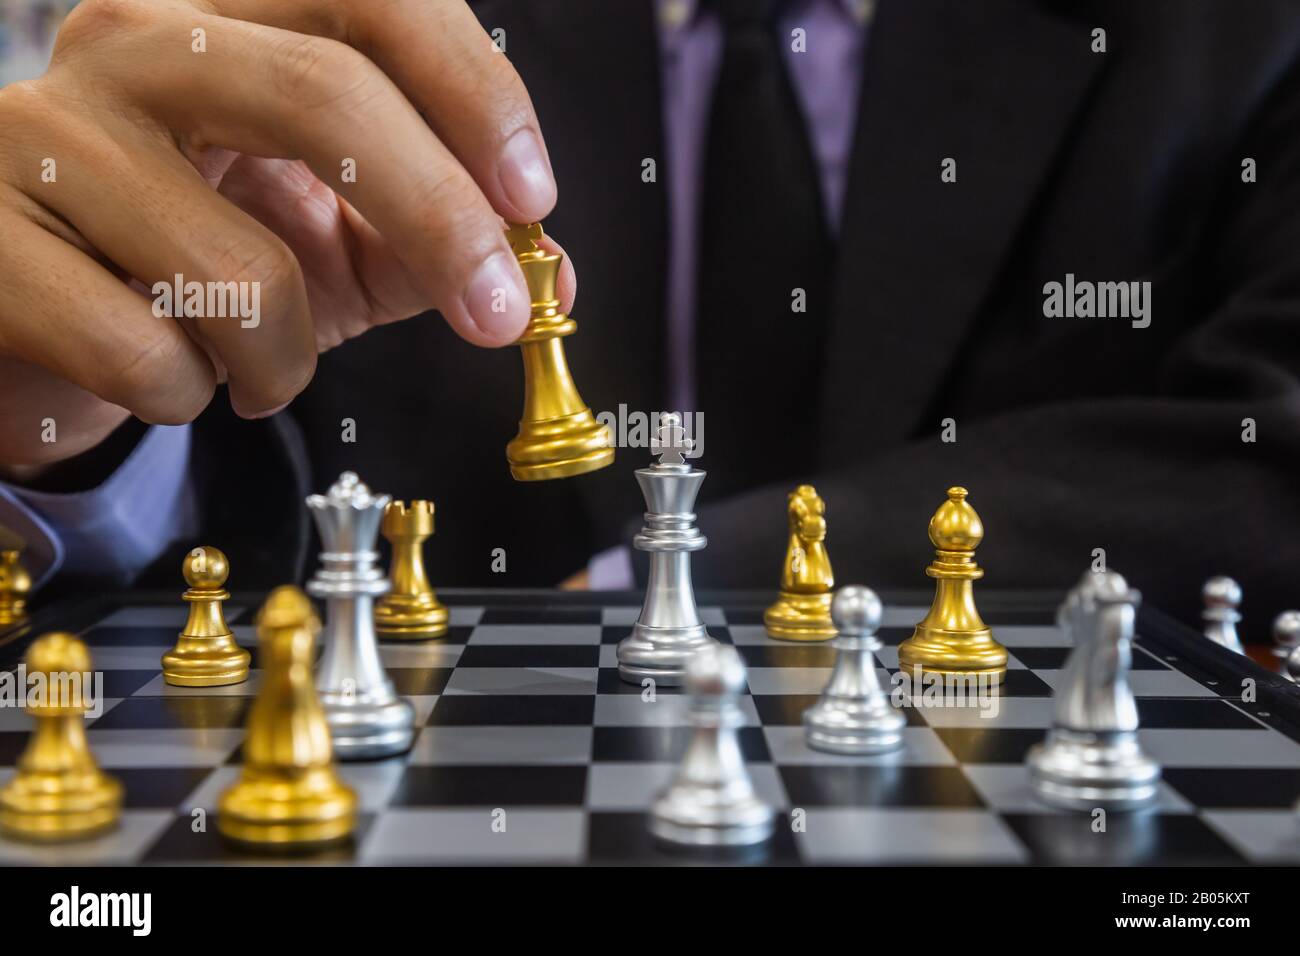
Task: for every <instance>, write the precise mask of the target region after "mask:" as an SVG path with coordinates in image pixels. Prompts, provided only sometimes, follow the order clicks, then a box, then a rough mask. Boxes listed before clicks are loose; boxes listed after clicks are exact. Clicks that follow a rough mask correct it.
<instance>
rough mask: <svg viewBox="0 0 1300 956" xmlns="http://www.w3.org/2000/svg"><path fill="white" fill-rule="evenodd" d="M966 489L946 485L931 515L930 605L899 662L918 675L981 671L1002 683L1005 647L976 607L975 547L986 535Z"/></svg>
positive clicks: (900, 650)
mask: <svg viewBox="0 0 1300 956" xmlns="http://www.w3.org/2000/svg"><path fill="white" fill-rule="evenodd" d="M966 493H967V492H966V489H965V488H949V489H948V500H947V501H945V502H944V503H943V504H942V505H940V506H939V510H938V511H936V512H935V513H934V517H933V518H931V519H930V541H931V542H932V543H933V544H934V546H935V549H936V550H935V559H934V561H933V562H932V563H931V564H930V566H929V567H928V568H926V569H925V573H926V574H928V575H929V576H930V577H932V578H934V579H935V592H934V603H933V604H932V605H930V613H928V614H927V615H926V616H925V618H924V620H922V621H921V623H920V624H918V625H916V629H915V630H914V631H913V632H912V636H911V637H909V638H908V639H907V640H905V641H904V642H903V643H902V644H901V645H900V646H899V648H898V663H899V666H900V667H901V668H902V669H903V670H905V671H911V672H912V673H913V674H914V675H916V676H919V675H920V673H921V672H925V671H930V672H935V673H940V674H954V675H969V674H978V675H983V676H985V677H986V678H987V679H989V680H993V681H1001V680H1002V678H1003V677H1004V676H1005V674H1006V670H1007V650H1006V648H1005V647H1003V646H1002V645H1001V644H999V643H998V642H997V641H995V640H994V639H993V632H992V631H990V630H989V628H988V626H987V625H986V624H985V623H984V621H983V620H981V619H980V613H979V611H977V610H976V609H975V592H974V582H975V581H977V580H979V579H980V578H982V577H984V571H983V569H982V568H980V567H979V565H977V564H976V563H975V549H976V548H977V547H979V544H980V542H981V541H982V540H983V539H984V525H983V524H981V523H980V517H979V515H978V514H976V513H975V509H974V508H972V507H971V505H970V502H968V501H967V500H966Z"/></svg>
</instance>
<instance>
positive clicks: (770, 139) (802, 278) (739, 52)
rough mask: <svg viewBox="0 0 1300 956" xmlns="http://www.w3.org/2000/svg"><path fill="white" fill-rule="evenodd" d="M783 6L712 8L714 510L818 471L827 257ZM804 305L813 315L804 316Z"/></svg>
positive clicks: (705, 275)
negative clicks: (781, 28) (728, 497)
mask: <svg viewBox="0 0 1300 956" xmlns="http://www.w3.org/2000/svg"><path fill="white" fill-rule="evenodd" d="M779 4H780V0H714V2H713V4H712V7H713V9H714V10H716V11H717V13H718V16H719V18H720V19H721V21H722V27H723V35H724V41H723V54H722V64H721V67H720V69H719V71H718V83H717V88H716V90H715V92H714V97H713V107H712V110H711V113H710V118H709V134H708V146H707V152H706V158H705V167H704V170H705V175H704V196H703V203H702V216H701V242H700V257H699V273H698V278H697V289H698V293H699V294H698V300H697V301H698V312H697V315H696V327H697V343H698V348H697V354H696V366H695V368H696V376H695V377H696V383H697V389H698V396H699V402H698V410H699V411H700V412H702V413H703V415H704V424H705V431H704V448H703V452H704V455H705V460H704V467H706V468H707V467H709V466H708V462H710V461H711V462H713V464H714V467H712V468H710V469H709V470H710V472H711V474H710V476H709V480H708V482H706V483H705V494H706V495H707V496H708V497H710V498H716V497H719V496H720V495H722V494H726V493H732V492H735V491H738V490H741V489H744V488H749V487H753V486H756V485H759V484H763V483H766V482H770V481H776V480H779V479H788V478H791V477H792V476H796V475H806V474H809V473H810V472H811V471H812V469H813V467H814V465H815V462H814V460H813V459H814V445H813V442H814V430H815V429H814V426H815V424H816V416H817V412H818V398H819V389H818V381H819V376H818V369H819V365H820V364H821V362H822V355H821V347H822V343H823V332H824V328H825V318H826V313H827V302H826V299H827V292H828V288H829V282H828V278H829V275H830V269H831V254H832V243H831V239H830V235H829V231H828V229H827V225H826V221H825V214H824V208H823V205H822V197H821V192H820V189H819V187H818V177H817V170H816V165H815V163H814V161H813V155H812V149H811V147H810V145H809V140H808V132H807V129H806V124H805V123H804V119H803V115H802V113H801V111H800V108H799V105H798V103H797V101H796V100H795V93H794V88H793V86H792V85H791V82H790V78H789V76H788V75H787V72H786V67H785V55H784V51H783V50H782V46H781V44H782V41H781V40H780V39H778V37H777V35H776V33H775V29H774V22H773V21H774V18H775V15H776V12H777V8H778V7H779ZM795 55H804V56H811V55H812V54H811V53H806V54H795ZM795 290H802V293H798V292H796V291H795ZM800 295H801V296H802V300H803V306H804V308H805V309H806V311H798V310H797V309H796V308H795V306H796V305H797V297H798V296H800Z"/></svg>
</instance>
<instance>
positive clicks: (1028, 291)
mask: <svg viewBox="0 0 1300 956" xmlns="http://www.w3.org/2000/svg"><path fill="white" fill-rule="evenodd" d="M477 9H478V10H479V12H480V14H481V17H482V20H483V22H484V24H485V25H487V26H488V27H497V26H500V27H504V28H505V30H506V34H507V38H508V54H509V56H510V58H511V60H512V62H513V63H514V64H515V65H516V67H517V68H518V70H519V72H520V73H521V75H522V76H523V79H524V81H525V83H526V84H527V86H528V89H529V91H530V92H531V94H532V97H533V100H534V102H535V104H536V107H537V110H538V113H539V114H540V117H541V122H542V128H543V130H544V132H545V135H546V138H547V144H548V146H549V149H550V152H551V157H552V161H553V164H554V168H555V171H556V174H557V176H558V179H559V185H560V201H559V206H558V208H557V209H556V211H555V213H554V215H553V216H552V217H551V218H550V219H549V220H548V221H547V223H546V226H547V230H548V232H550V233H551V234H553V235H554V236H556V237H557V238H558V239H559V240H560V241H561V242H562V243H563V244H564V245H565V247H566V248H567V250H568V251H569V253H570V254H571V255H572V257H573V259H574V261H575V264H576V266H577V269H578V273H579V294H578V300H577V305H576V307H575V309H574V313H573V314H574V317H575V318H576V319H577V320H578V332H577V334H576V335H574V336H573V337H572V338H570V339H568V340H567V350H568V356H569V360H570V364H571V366H572V368H573V372H574V376H575V379H576V381H577V383H578V386H579V389H580V391H581V392H582V395H583V397H584V398H585V399H586V400H587V402H588V404H590V405H591V406H592V407H593V408H594V409H596V410H597V411H600V410H603V409H614V408H616V407H617V406H618V404H619V403H626V404H627V405H628V406H629V407H630V408H632V409H641V410H654V409H660V408H663V407H664V404H663V402H664V394H663V384H664V380H663V375H662V374H661V373H662V369H663V365H664V362H665V361H666V359H665V358H664V279H665V274H666V269H665V261H666V260H665V243H666V235H667V233H666V228H665V217H666V213H665V194H664V185H663V182H662V180H661V181H660V183H658V184H647V183H644V182H642V180H641V178H640V175H639V172H640V164H641V161H642V159H643V158H645V157H657V156H662V154H663V142H662V130H661V127H660V104H659V89H658V82H659V64H658V54H657V47H656V41H655V36H654V23H653V19H652V4H651V2H650V0H619V2H610V0H526V2H525V0H501V2H486V3H483V4H481V5H479V6H478V7H477ZM1095 27H1103V28H1104V29H1105V30H1106V31H1107V52H1105V53H1095V52H1092V49H1091V47H1092V36H1091V31H1092V30H1093V29H1094V28H1095ZM857 123H858V126H857V130H858V131H857V136H856V145H855V149H854V155H853V165H852V172H851V177H850V185H849V190H848V198H847V208H846V210H845V215H844V223H843V229H842V236H841V241H840V246H839V253H838V261H837V263H836V274H835V292H834V304H833V308H832V314H831V317H830V322H829V329H828V342H829V345H828V348H827V350H826V354H825V365H824V368H825V375H824V378H823V381H822V390H821V393H820V394H817V395H812V396H806V397H801V400H808V401H813V402H816V403H817V405H818V407H819V408H820V416H819V420H820V423H821V428H820V434H819V435H817V436H816V439H815V441H809V440H807V439H805V438H796V437H795V436H791V440H790V443H789V445H788V447H786V448H785V449H784V450H783V451H779V450H777V451H774V453H780V454H784V455H786V456H788V459H789V461H790V465H791V483H790V484H785V483H783V484H780V485H779V486H771V487H763V488H755V489H753V491H752V492H750V493H747V494H745V495H744V496H743V497H739V498H734V499H731V500H727V501H722V502H716V503H713V504H711V505H707V506H705V507H702V508H701V509H700V515H699V523H700V526H701V528H702V529H703V530H704V532H705V533H706V534H707V535H708V537H709V542H710V543H709V547H708V549H707V550H705V551H704V552H702V553H700V554H697V555H696V556H695V574H696V580H697V583H699V584H702V585H744V586H757V587H762V586H772V587H775V585H776V583H777V580H778V575H779V571H780V565H781V562H782V559H783V548H784V529H785V495H786V493H787V491H788V490H789V488H790V486H791V484H793V482H794V481H795V480H796V479H802V480H810V481H812V482H814V483H815V484H816V486H817V488H818V490H819V491H820V492H821V493H822V495H823V496H824V497H825V499H826V501H827V509H828V511H827V519H828V522H829V529H830V530H829V537H828V546H829V550H830V553H831V557H832V561H833V564H834V566H835V570H836V573H837V577H838V579H839V581H840V582H842V583H843V582H849V581H862V582H865V583H868V584H871V585H874V586H877V587H889V586H910V587H916V586H921V587H924V586H926V584H927V579H926V578H925V577H924V575H923V569H924V567H925V565H926V563H927V562H928V561H929V559H930V558H931V557H932V551H931V546H930V544H929V542H928V540H927V538H926V522H927V521H928V519H929V517H930V515H931V513H932V512H933V511H934V509H935V508H936V507H937V506H938V505H939V504H940V502H941V501H942V500H943V497H944V491H945V489H946V488H947V487H948V486H949V485H953V484H963V485H965V486H966V487H968V488H969V489H970V493H971V501H972V503H974V504H975V506H976V507H977V508H978V510H979V512H980V514H981V516H982V517H983V519H984V524H985V527H986V538H985V543H984V545H983V546H982V547H981V548H980V551H979V560H980V563H981V564H982V565H983V566H984V567H985V568H986V571H987V576H986V578H985V583H984V584H983V585H981V586H983V587H1017V588H1019V587H1040V586H1041V587H1054V588H1065V587H1067V586H1069V585H1072V584H1073V583H1074V582H1075V580H1076V579H1077V578H1078V577H1079V575H1080V574H1081V573H1082V572H1083V571H1084V570H1085V569H1086V568H1087V567H1088V566H1089V564H1090V562H1091V560H1092V556H1093V549H1095V548H1103V549H1105V553H1106V557H1107V561H1108V563H1109V565H1110V566H1112V567H1114V568H1115V569H1117V570H1120V571H1121V572H1124V573H1125V574H1126V575H1127V576H1128V577H1129V580H1130V583H1132V584H1133V585H1134V586H1136V587H1138V588H1140V589H1141V590H1143V591H1144V592H1145V593H1146V595H1147V599H1148V600H1151V601H1154V602H1156V603H1159V604H1161V605H1162V606H1164V607H1166V608H1167V609H1173V610H1174V611H1176V612H1181V613H1184V614H1186V613H1190V612H1194V608H1195V607H1196V605H1197V601H1198V595H1199V590H1200V585H1201V583H1202V581H1203V580H1204V579H1205V578H1206V577H1207V576H1208V575H1211V574H1214V573H1229V574H1232V575H1234V576H1236V577H1237V578H1238V579H1239V580H1241V582H1242V583H1243V585H1244V587H1245V589H1246V596H1247V605H1246V608H1245V610H1246V611H1247V612H1248V620H1247V624H1248V625H1252V626H1253V627H1252V628H1248V630H1249V629H1253V630H1254V631H1255V632H1256V633H1259V629H1260V628H1261V627H1266V626H1267V624H1266V622H1267V620H1268V619H1271V617H1272V615H1273V614H1274V613H1275V612H1277V611H1279V610H1281V609H1282V608H1283V607H1284V606H1290V605H1294V604H1300V587H1297V586H1296V581H1297V577H1296V568H1297V567H1300V495H1297V494H1296V481H1295V478H1296V471H1297V463H1300V387H1298V385H1297V378H1296V371H1297V367H1300V322H1298V321H1297V315H1298V314H1300V7H1298V5H1297V4H1295V3H1292V2H1283V0H1277V2H1270V0H1254V2H1252V3H1249V4H1241V3H1231V2H1226V0H1225V2H1209V0H1206V2H1195V0H1167V2H1166V0H1145V2H1142V3H1133V2H1131V0H1113V2H1101V0H1093V2H1070V3H1066V2H1059V3H1047V2H1033V0H979V2H971V0H882V2H880V3H879V4H878V8H877V12H876V14H875V18H874V21H873V23H872V26H871V29H870V37H869V43H868V47H867V50H866V56H865V72H864V76H863V87H862V98H861V104H860V114H859V117H858V121H857ZM945 157H952V158H954V159H956V160H957V164H958V167H957V168H958V179H957V182H956V183H944V182H942V181H941V178H940V163H941V160H943V159H944V158H945ZM1245 158H1252V159H1253V160H1254V161H1255V163H1256V166H1257V169H1258V181H1256V182H1253V183H1244V182H1243V181H1242V161H1243V159H1245ZM762 212H763V210H762V203H761V200H756V202H755V204H754V206H753V207H752V208H751V209H748V210H740V211H738V212H737V216H738V218H739V220H740V221H741V222H743V221H744V218H745V217H750V219H751V221H752V222H753V223H754V224H755V226H756V227H757V226H758V225H759V224H760V222H761V217H762ZM738 232H743V226H738ZM746 241H754V242H777V243H779V242H780V241H781V237H780V236H772V235H765V234H763V233H762V231H761V229H758V228H756V229H755V230H754V234H753V236H752V237H751V238H749V239H748V240H746ZM1067 273H1073V274H1075V275H1076V276H1078V277H1079V278H1080V279H1088V280H1113V281H1129V280H1149V281H1150V282H1151V283H1152V284H1153V292H1152V322H1151V325H1150V327H1149V328H1145V329H1135V328H1133V327H1131V325H1130V323H1129V322H1127V321H1124V320H1123V319H1097V318H1092V319H1083V318H1074V319H1067V318H1046V317H1044V314H1043V286H1044V284H1045V283H1047V282H1051V281H1063V280H1064V278H1065V276H1066V274H1067ZM736 321H737V331H738V334H737V349H738V355H739V356H742V357H743V350H744V345H743V338H742V335H741V334H740V333H741V329H742V325H741V321H742V320H741V318H740V317H737V320H736ZM702 373H703V374H706V375H707V374H708V370H707V369H704V370H702ZM779 376H780V370H779V369H773V381H774V382H776V381H779ZM521 400H522V373H521V368H520V360H519V357H518V354H517V350H515V349H513V348H507V349H502V350H500V351H484V350H479V349H476V348H473V347H471V346H469V345H467V344H465V343H464V342H462V341H460V340H459V339H457V338H456V337H455V336H454V335H453V334H452V333H451V332H450V331H449V330H448V328H447V327H446V326H445V325H444V323H443V322H442V321H441V320H440V319H439V318H438V317H437V316H434V315H426V316H421V317H418V318H415V319H413V320H411V321H408V322H403V323H398V324H395V325H392V326H388V327H385V328H380V329H377V330H375V331H372V332H369V333H367V334H366V335H365V336H363V337H362V338H360V339H357V340H355V341H352V342H349V343H348V344H346V345H344V346H342V347H341V348H338V349H335V350H334V351H332V352H330V353H328V354H327V355H325V356H323V357H322V360H321V364H320V370H319V373H318V375H317V377H316V379H315V381H314V382H313V383H312V385H311V386H310V388H309V389H308V390H307V391H306V392H305V393H304V394H303V395H302V396H301V397H300V398H299V399H298V400H297V401H295V402H294V404H293V405H292V407H291V408H290V410H289V411H288V412H287V413H285V414H282V415H280V416H278V417H277V418H276V419H274V420H272V421H270V422H261V423H249V422H237V421H235V420H233V419H232V418H231V416H230V414H229V412H228V410H226V409H225V408H224V398H219V399H218V400H217V401H216V402H214V405H213V407H212V409H210V411H209V412H208V413H207V414H206V415H205V416H204V418H203V419H202V420H201V422H200V425H199V429H198V433H199V446H200V447H199V452H198V454H197V459H196V464H195V469H196V474H197V475H198V477H199V479H200V482H201V485H202V492H203V495H204V500H205V502H206V507H207V516H208V517H207V527H206V530H205V531H204V540H205V541H211V542H212V543H214V544H217V545H219V546H221V547H223V548H225V549H227V550H228V551H229V552H230V554H231V556H232V564H233V568H234V575H233V577H232V586H250V585H253V584H262V583H272V582H277V581H283V580H290V579H293V578H296V577H299V576H300V575H301V574H302V573H303V570H304V568H303V563H304V561H305V560H308V559H311V560H314V554H312V553H311V548H310V545H309V537H308V535H309V532H308V529H307V526H306V524H305V522H306V515H305V512H304V509H303V508H302V507H301V503H300V499H301V497H302V496H303V495H304V494H305V493H306V492H307V491H308V490H309V489H314V490H323V489H324V488H325V487H326V486H327V484H328V483H329V482H330V481H331V480H332V479H333V478H334V477H335V476H336V475H337V474H338V473H339V472H340V471H342V470H344V469H348V468H351V469H355V470H357V471H358V472H360V473H361V475H362V477H363V478H364V479H365V480H367V481H368V482H369V483H370V484H371V485H372V486H373V487H375V488H377V489H379V490H383V491H387V492H390V493H392V494H393V495H395V496H397V497H401V498H411V497H429V498H433V499H434V500H435V501H436V503H437V508H438V533H437V536H436V538H435V539H434V541H433V542H432V543H431V544H430V546H429V549H428V559H429V565H430V567H431V569H432V573H433V577H434V578H435V581H436V583H438V584H440V585H452V584H456V585H500V586H521V585H548V584H552V583H554V582H556V581H558V580H559V579H561V578H563V577H564V576H566V575H568V574H569V573H571V572H573V571H575V570H577V569H579V568H580V567H582V566H583V564H584V562H585V561H586V560H587V558H588V557H589V556H590V555H591V554H592V553H593V552H595V551H597V550H599V549H600V548H603V547H606V546H608V545H611V544H614V543H616V542H618V541H620V540H623V541H626V540H627V538H626V531H627V528H628V526H629V523H635V522H636V520H637V519H639V516H640V512H641V511H642V510H643V504H642V501H641V498H640V495H639V492H638V490H637V487H636V483H635V481H634V480H633V478H632V474H631V472H632V469H633V468H635V467H640V466H642V465H644V464H646V463H647V462H648V460H649V459H648V454H647V452H646V451H645V450H644V449H631V450H623V451H620V453H619V457H618V460H617V461H616V463H615V465H614V466H612V467H611V468H607V469H605V470H604V471H602V472H598V473H596V474H593V475H588V476H584V477H580V478H575V479H570V480H564V481H551V482H543V483H538V484H518V483H515V482H514V481H512V480H511V478H510V476H509V474H508V472H507V468H506V461H505V457H504V447H505V444H506V442H507V441H508V440H509V439H510V438H511V436H512V435H513V434H514V430H515V427H516V423H517V420H518V417H519V412H520V408H521ZM704 411H705V415H706V420H707V415H708V410H707V409H705V410H704ZM345 418H351V419H355V421H356V429H357V440H356V442H355V443H354V444H347V443H344V442H343V441H341V438H340V436H341V432H342V426H341V422H342V420H343V419H345ZM945 418H953V419H955V421H956V429H957V441H956V442H955V443H945V442H943V441H941V422H942V420H943V419H945ZM1246 418H1251V419H1254V420H1255V422H1256V430H1257V440H1256V441H1255V442H1253V443H1246V442H1243V441H1242V431H1243V425H1242V422H1243V419H1246ZM707 424H708V427H711V428H720V427H725V423H719V422H713V421H708V422H707ZM707 447H708V446H707V429H706V442H705V455H704V458H703V459H701V461H700V462H699V464H700V466H701V467H704V468H705V469H706V470H708V469H713V470H716V471H719V472H720V471H722V470H724V469H726V468H728V462H726V461H716V460H709V459H708V451H707ZM706 486H707V481H706ZM494 548H504V549H505V551H506V566H507V570H506V572H505V573H501V574H497V573H493V571H492V570H491V563H492V552H493V549H494ZM309 563H310V562H309ZM162 567H163V568H164V570H165V579H166V580H168V581H170V582H172V583H175V582H174V579H175V578H176V573H175V564H174V559H173V557H169V558H168V559H167V562H164V563H163V565H162Z"/></svg>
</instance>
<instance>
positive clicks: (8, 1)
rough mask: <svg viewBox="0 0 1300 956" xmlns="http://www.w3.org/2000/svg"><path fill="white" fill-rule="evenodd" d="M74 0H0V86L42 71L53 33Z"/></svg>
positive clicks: (52, 39) (48, 53) (26, 78)
mask: <svg viewBox="0 0 1300 956" xmlns="http://www.w3.org/2000/svg"><path fill="white" fill-rule="evenodd" d="M76 5H77V0H0V86H3V85H5V84H6V83H13V82H14V81H15V80H30V79H32V78H33V77H37V76H40V75H41V74H42V73H44V72H45V67H46V64H48V63H49V62H50V50H51V48H52V47H53V46H54V35H55V34H56V33H58V32H59V24H61V23H62V22H63V18H64V17H66V16H67V15H68V11H69V10H71V9H72V8H73V7H75V6H76Z"/></svg>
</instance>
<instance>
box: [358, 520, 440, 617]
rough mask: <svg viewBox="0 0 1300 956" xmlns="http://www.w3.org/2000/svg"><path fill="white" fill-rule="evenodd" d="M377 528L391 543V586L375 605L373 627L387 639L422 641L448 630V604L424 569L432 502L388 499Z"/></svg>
mask: <svg viewBox="0 0 1300 956" xmlns="http://www.w3.org/2000/svg"><path fill="white" fill-rule="evenodd" d="M379 530H380V532H381V533H382V534H383V536H384V537H385V538H386V539H387V540H388V543H389V544H391V545H392V546H393V566H392V568H390V569H389V575H388V576H389V577H390V578H391V579H392V582H393V589H392V590H391V591H389V592H388V593H387V594H385V595H384V596H383V597H382V598H380V599H379V603H378V604H376V605H375V630H376V631H377V632H378V633H379V634H380V636H382V637H386V638H390V639H399V640H408V641H425V640H429V639H431V638H435V637H442V636H443V635H444V634H446V633H447V618H448V614H447V608H446V607H445V606H444V605H443V603H442V602H441V601H439V600H438V595H437V594H435V593H434V590H433V587H432V586H431V585H430V584H429V576H428V575H427V574H426V573H425V571H424V542H425V541H426V540H427V539H428V538H429V536H430V535H432V534H433V502H432V501H412V502H411V504H410V506H409V507H408V506H407V504H406V502H404V501H391V502H389V503H388V507H386V508H385V509H384V520H383V524H381V525H380V526H379Z"/></svg>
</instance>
